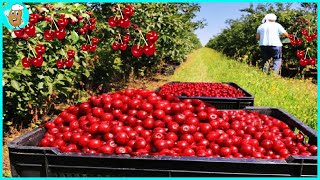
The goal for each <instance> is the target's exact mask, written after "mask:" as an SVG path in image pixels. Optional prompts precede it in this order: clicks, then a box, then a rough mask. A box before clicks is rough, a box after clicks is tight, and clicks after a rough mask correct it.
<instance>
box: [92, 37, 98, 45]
mask: <svg viewBox="0 0 320 180" xmlns="http://www.w3.org/2000/svg"><path fill="white" fill-rule="evenodd" d="M91 43H92V44H93V45H97V44H98V43H99V38H97V37H93V38H92V39H91Z"/></svg>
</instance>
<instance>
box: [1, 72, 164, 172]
mask: <svg viewBox="0 0 320 180" xmlns="http://www.w3.org/2000/svg"><path fill="white" fill-rule="evenodd" d="M167 79H168V77H167V76H157V77H155V78H152V79H141V80H131V81H130V82H129V83H128V85H127V88H135V89H138V88H142V89H151V90H155V89H156V88H157V87H159V86H161V85H163V84H164V83H166V82H167ZM31 130H32V128H26V129H21V130H17V129H16V128H12V129H11V130H10V131H9V132H4V134H3V176H4V177H10V176H11V172H10V160H9V150H8V143H9V142H11V141H12V140H14V139H15V138H17V137H19V136H21V135H23V134H25V133H27V132H29V131H31Z"/></svg>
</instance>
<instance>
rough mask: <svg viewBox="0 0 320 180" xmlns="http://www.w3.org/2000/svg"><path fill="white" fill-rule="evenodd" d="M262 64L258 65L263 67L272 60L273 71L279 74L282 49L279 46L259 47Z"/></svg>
mask: <svg viewBox="0 0 320 180" xmlns="http://www.w3.org/2000/svg"><path fill="white" fill-rule="evenodd" d="M260 50H261V56H262V62H261V63H260V64H259V66H260V67H262V68H263V67H264V65H265V63H266V62H267V61H268V60H269V59H270V58H273V68H272V69H273V70H274V71H275V72H276V73H279V72H280V69H281V63H282V47H281V46H260Z"/></svg>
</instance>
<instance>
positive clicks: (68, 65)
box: [65, 58, 74, 68]
mask: <svg viewBox="0 0 320 180" xmlns="http://www.w3.org/2000/svg"><path fill="white" fill-rule="evenodd" d="M73 63H74V60H73V58H68V60H66V62H65V65H66V67H67V68H71V67H72V65H73Z"/></svg>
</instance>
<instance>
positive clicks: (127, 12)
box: [123, 5, 134, 17]
mask: <svg viewBox="0 0 320 180" xmlns="http://www.w3.org/2000/svg"><path fill="white" fill-rule="evenodd" d="M133 13H134V11H133V8H132V6H131V5H127V6H126V7H125V8H124V9H123V14H124V15H125V16H126V17H131V16H132V15H133Z"/></svg>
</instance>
